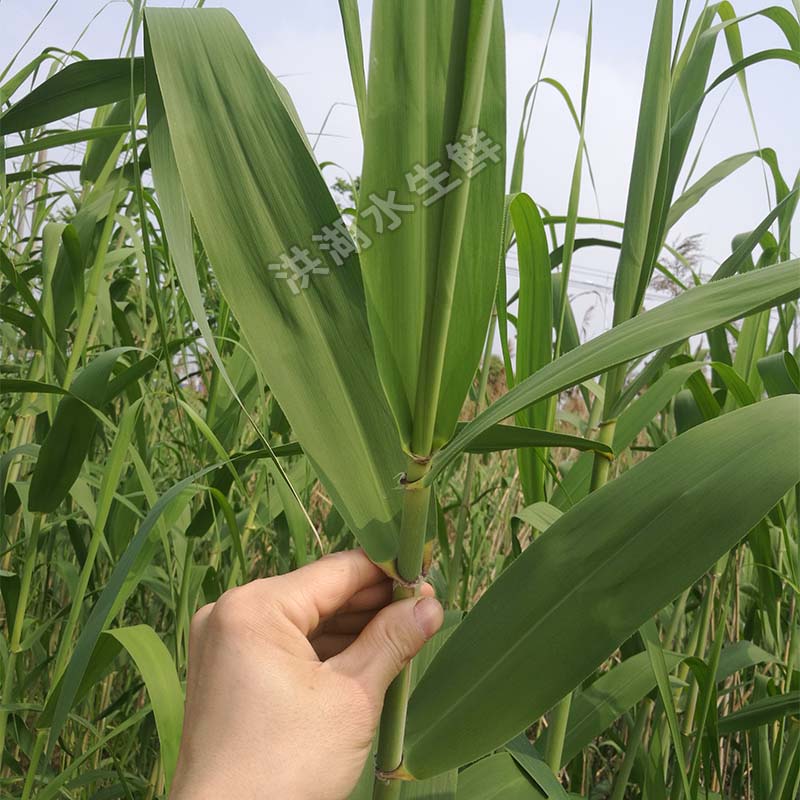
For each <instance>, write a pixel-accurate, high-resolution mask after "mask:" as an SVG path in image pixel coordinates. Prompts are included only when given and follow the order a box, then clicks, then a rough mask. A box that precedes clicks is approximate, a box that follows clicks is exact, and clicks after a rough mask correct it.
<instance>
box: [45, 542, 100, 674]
mask: <svg viewBox="0 0 800 800" xmlns="http://www.w3.org/2000/svg"><path fill="white" fill-rule="evenodd" d="M102 538H103V532H102V530H101V529H99V528H97V527H95V529H94V531H93V532H92V538H91V539H90V540H89V546H88V548H87V549H86V558H85V559H84V562H83V567H82V568H81V572H80V575H79V577H78V585H77V587H76V588H75V593H74V595H73V598H72V601H71V606H70V609H69V618H68V619H67V624H66V625H65V626H64V631H63V632H62V634H61V643H60V645H59V648H58V654H57V655H56V663H55V667H54V668H53V676H54V680H53V685H55V683H56V682H57V681H58V679H59V678H60V677H61V673H62V672H63V671H64V668H65V667H66V661H67V657H68V654H69V648H70V646H71V644H72V636H73V634H74V633H75V628H76V627H77V625H78V617H79V616H80V613H81V610H82V609H83V601H84V598H85V597H86V590H87V589H88V587H89V580H90V579H91V577H92V570H93V569H94V562H95V559H96V557H97V552H98V550H99V549H100V542H101V541H102Z"/></svg>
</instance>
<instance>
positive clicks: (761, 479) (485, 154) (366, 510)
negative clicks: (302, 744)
mask: <svg viewBox="0 0 800 800" xmlns="http://www.w3.org/2000/svg"><path fill="white" fill-rule="evenodd" d="M3 5H4V6H5V4H3ZM90 5H91V4H89V3H80V4H75V5H74V6H73V5H71V6H70V11H69V13H77V12H78V11H79V9H80V8H82V7H83V8H86V9H88V7H89V6H90ZM187 5H188V4H187ZM197 5H199V6H202V2H200V3H198V4H197ZM606 5H607V4H606V3H604V2H602V1H601V2H597V3H595V4H594V8H592V5H591V3H590V2H589V0H587V2H586V4H585V23H586V24H585V37H584V53H583V58H584V60H583V65H582V75H583V79H582V83H581V84H580V85H579V86H578V88H577V91H573V92H572V93H570V92H568V91H567V89H566V88H565V86H564V84H562V83H561V82H559V76H558V75H551V73H550V72H549V70H548V68H547V65H546V62H542V64H541V65H539V64H537V63H535V62H534V61H533V59H532V60H531V65H530V75H526V76H525V80H526V81H528V82H529V83H530V85H531V91H530V92H529V93H528V96H527V98H526V100H525V104H524V107H518V106H517V105H512V104H511V103H508V104H507V103H506V84H507V78H508V76H507V74H506V47H505V32H504V16H503V7H502V3H501V0H436V2H430V1H429V2H424V0H374V4H373V7H372V14H371V20H370V25H369V32H368V36H367V35H365V32H366V28H365V27H364V28H362V24H361V20H360V18H359V5H358V3H357V2H356V0H339V3H338V7H339V8H338V10H339V12H340V18H341V31H340V34H341V37H342V39H343V41H344V42H345V45H346V52H347V60H348V63H349V72H350V79H351V82H352V87H353V94H354V96H355V101H356V106H357V115H358V122H359V127H360V132H361V136H362V138H363V163H362V165H361V169H360V172H359V174H358V175H355V176H352V177H351V178H350V179H347V180H344V179H340V180H339V181H338V183H337V184H336V185H335V186H333V185H332V184H333V182H334V181H333V178H332V173H331V172H330V171H328V170H327V169H326V164H324V163H320V162H319V159H318V154H317V151H316V148H315V145H316V142H317V141H318V139H319V137H318V136H317V137H314V136H312V135H309V134H308V133H307V131H306V129H305V128H304V126H303V124H302V123H301V120H300V116H299V115H298V113H297V111H296V109H295V106H294V104H293V101H292V98H291V96H290V92H289V91H287V86H285V85H284V82H282V81H281V79H280V78H279V77H276V76H275V75H274V74H273V73H272V72H270V70H269V67H270V64H269V63H267V64H266V66H265V65H264V64H263V63H262V61H261V59H260V57H259V55H258V54H257V52H256V49H254V47H253V45H252V44H251V42H250V40H249V38H248V33H247V31H246V30H243V29H242V27H241V26H240V25H239V23H238V22H237V20H236V18H235V17H234V16H233V15H232V14H230V13H229V12H227V11H226V10H224V9H222V8H218V7H215V8H189V7H185V8H175V9H173V8H165V7H162V6H159V7H152V8H151V7H149V6H147V5H146V3H144V2H142V0H128V2H127V6H129V7H130V8H129V10H130V16H129V20H128V23H127V26H126V27H124V29H120V30H119V41H118V43H117V44H116V45H115V47H114V50H115V52H118V53H119V56H118V57H116V58H107V59H88V58H86V57H85V56H84V54H83V53H82V52H81V51H80V47H78V48H77V49H69V46H68V45H66V46H65V42H64V41H53V42H52V43H51V44H52V46H51V47H48V48H46V49H44V50H42V51H41V52H40V54H39V55H38V56H36V57H35V58H34V59H33V60H26V58H15V59H14V60H13V61H11V63H8V64H4V65H0V69H2V70H3V71H2V73H0V101H1V105H0V111H1V113H2V115H1V116H0V134H2V136H0V142H2V147H3V150H4V160H3V161H2V162H0V164H3V165H4V166H3V172H2V174H0V189H2V212H1V213H2V216H0V353H1V354H2V359H1V361H2V366H0V370H2V371H1V372H0V590H1V592H2V601H0V628H1V634H0V676H2V690H1V695H0V742H2V746H3V749H2V763H1V764H0V797H2V798H23V800H29V798H38V799H39V800H62V799H63V800H111V799H112V798H125V800H153V798H166V797H167V796H168V792H169V788H170V783H171V780H172V776H173V773H174V770H175V764H176V759H177V752H178V745H179V742H180V733H181V726H182V720H183V699H184V694H183V693H184V688H185V678H186V664H187V653H188V632H189V626H190V620H191V618H192V615H193V614H194V612H195V611H196V610H197V609H198V608H200V607H201V606H203V605H205V604H207V603H211V602H214V601H216V600H217V599H218V598H219V597H221V596H222V595H223V594H224V593H225V592H227V591H230V590H232V589H234V588H235V587H237V586H240V585H241V584H243V583H246V582H248V581H250V580H252V579H254V578H257V577H265V576H271V575H277V574H281V573H284V572H287V571H289V570H292V569H295V568H296V567H298V566H301V565H303V564H306V563H308V562H310V561H312V560H315V559H317V558H320V557H321V556H322V555H324V554H326V553H329V552H334V551H338V550H344V549H351V548H354V547H361V548H363V549H364V550H365V552H366V553H367V555H368V556H369V557H370V558H371V559H372V560H373V561H374V562H375V563H377V564H378V565H379V566H380V567H381V568H382V569H383V570H384V571H385V572H386V573H387V574H388V575H389V576H390V577H392V578H393V579H394V580H395V584H394V585H395V590H394V592H395V595H394V596H395V598H396V599H402V598H406V597H410V596H414V595H415V594H416V593H418V591H419V586H420V581H421V580H422V579H427V580H428V581H429V582H430V583H432V584H433V586H434V588H435V590H436V593H437V596H438V597H439V599H440V600H441V601H442V603H443V604H444V605H445V607H446V609H447V613H446V618H445V625H444V627H443V629H442V631H440V632H439V633H438V634H437V635H436V636H435V637H434V638H433V639H431V640H430V641H429V642H428V643H427V644H426V645H425V647H424V649H423V651H422V652H421V653H420V655H419V656H417V658H415V659H414V661H413V662H412V663H411V664H410V665H409V666H408V667H406V669H405V670H404V671H403V673H401V675H400V676H399V677H398V678H397V679H396V680H395V682H394V683H393V684H392V686H391V688H390V689H389V692H388V694H387V695H386V699H385V702H384V707H383V715H382V718H381V724H380V734H379V736H377V737H376V743H375V759H374V763H373V760H371V759H370V760H369V761H368V763H367V764H366V765H365V768H364V773H363V775H362V778H361V780H360V782H359V785H358V787H357V788H356V790H355V792H354V793H353V795H352V796H351V797H352V798H353V800H370V799H372V800H391V799H392V798H403V800H411V799H412V798H415V799H416V800H423V798H424V799H425V800H487V799H489V798H504V799H509V800H528V799H529V798H530V800H538V799H539V798H550V800H564V798H586V800H606V799H609V800H623V799H624V798H645V799H646V800H681V799H683V800H699V798H735V799H736V800H794V798H797V797H798V792H800V609H799V608H798V595H799V593H800V553H799V552H798V503H799V502H800V368H798V355H800V349H799V347H800V338H799V336H798V332H799V331H800V325H799V322H798V303H797V300H798V296H800V260H798V259H797V258H796V257H795V254H796V252H797V251H796V249H794V248H793V247H792V237H791V233H792V228H793V226H795V228H796V222H795V213H796V210H797V205H798V199H800V174H798V175H794V174H788V173H787V172H786V171H783V170H782V163H784V162H785V161H786V160H787V158H788V160H790V161H791V159H792V158H794V154H792V156H791V157H788V156H786V157H784V159H783V161H782V154H781V153H780V152H776V150H774V149H771V147H770V141H771V137H770V130H769V129H768V127H767V126H764V125H760V124H759V121H758V120H757V119H756V115H755V114H754V113H752V104H751V87H750V84H749V83H748V76H750V75H753V74H756V73H757V71H758V70H759V69H763V68H764V67H765V62H772V63H773V64H776V63H777V64H779V65H780V67H781V69H780V71H779V72H778V73H776V74H779V75H780V76H782V78H781V79H782V81H783V84H782V87H781V92H782V94H783V96H784V97H785V98H786V101H785V102H786V103H787V105H788V104H794V103H796V102H797V98H798V96H800V93H799V90H800V82H799V81H798V74H797V67H798V66H800V6H799V5H798V3H797V0H793V2H792V3H785V4H783V5H780V6H770V7H764V8H762V9H758V8H757V6H753V5H751V6H749V7H748V8H746V9H743V8H739V4H738V3H736V4H734V5H732V4H731V3H729V2H727V1H723V2H717V3H703V2H694V3H691V2H689V0H686V2H683V1H682V0H674V2H673V0H648V2H647V6H648V8H650V7H651V11H650V12H649V16H650V18H651V26H650V27H651V31H650V40H649V44H648V47H647V58H646V65H645V68H644V71H643V74H642V75H640V76H638V80H639V85H640V86H641V97H640V104H639V109H638V120H637V123H636V124H637V127H636V130H635V132H631V133H632V136H631V141H632V142H633V152H632V166H631V169H630V173H629V174H626V175H620V176H619V180H620V182H623V183H624V184H625V185H626V186H627V203H626V206H625V209H624V214H621V215H619V218H605V217H602V218H596V217H587V216H583V215H582V212H583V209H587V208H591V203H590V202H587V198H586V197H585V196H584V195H585V194H586V186H587V183H588V184H591V182H592V181H593V177H591V175H590V173H591V164H592V161H590V160H589V156H590V155H592V153H591V126H590V124H587V117H588V114H587V107H588V98H589V95H590V92H591V91H592V83H591V81H590V76H591V74H592V43H593V39H594V36H595V34H594V23H595V21H596V19H597V17H598V16H599V15H601V14H603V13H605V11H606V9H604V6H606ZM742 5H744V4H742ZM558 7H559V3H557V2H553V3H531V4H530V9H529V12H528V13H529V14H531V15H540V16H542V17H543V18H546V20H547V22H546V26H545V27H547V26H550V27H549V29H550V30H551V32H552V30H553V29H554V27H556V28H557V25H558V18H557V15H558ZM95 10H96V9H93V8H92V9H89V10H87V11H86V23H87V24H90V23H91V15H92V13H94V11H95ZM0 13H2V14H4V15H5V14H6V8H3V9H2V10H1V11H0ZM54 13H66V7H59V9H57V10H56V11H55V12H54ZM81 13H83V12H81ZM263 13H264V14H269V15H275V18H276V19H279V18H280V15H281V9H280V5H279V4H277V3H275V4H272V3H267V4H264V12H263ZM13 16H14V11H13V3H12V5H11V12H10V17H11V21H10V22H9V20H5V22H4V24H6V25H8V24H10V25H11V26H12V28H13V25H14V24H13ZM551 20H552V23H553V24H552V25H551ZM755 22H758V24H759V25H761V27H762V29H765V30H767V31H769V37H770V40H771V44H770V45H769V47H768V48H766V49H758V50H752V49H749V48H748V47H747V46H746V42H747V36H746V32H747V30H748V26H750V25H753V24H754V23H755ZM765 26H766V27H765ZM29 33H30V34H32V33H33V32H32V31H15V32H14V40H15V41H17V40H18V41H19V42H20V43H21V42H23V41H24V40H25V38H26V36H27V35H28V34H29ZM720 55H721V56H722V57H723V64H724V66H723V68H722V70H721V71H719V70H717V67H716V64H717V63H718V61H717V60H714V59H719V58H720ZM267 61H268V59H267ZM712 64H713V66H712ZM298 68H299V67H298ZM537 69H538V72H537ZM287 85H288V84H287ZM537 87H546V88H547V91H548V92H553V91H555V92H556V93H557V94H558V95H559V96H560V97H561V99H562V100H563V101H564V103H565V104H566V108H567V110H568V111H569V113H570V115H571V117H572V120H573V122H574V129H573V132H574V138H575V147H574V152H573V156H572V157H571V159H570V160H568V161H567V162H566V163H563V164H561V165H559V168H560V172H561V175H562V178H563V184H564V185H565V186H568V187H569V194H568V201H567V203H566V204H565V206H564V207H563V208H552V207H550V208H545V207H544V206H543V205H542V204H541V203H539V202H537V193H536V190H535V189H534V190H533V191H531V192H530V193H527V192H525V191H522V187H523V180H524V176H525V174H526V166H528V165H529V163H530V159H531V158H536V157H541V155H540V154H533V153H532V152H531V148H530V146H527V147H526V144H528V145H529V144H530V142H529V141H528V135H529V131H530V128H531V125H534V126H537V127H542V126H547V125H548V120H547V118H546V117H544V118H541V117H540V116H539V115H538V108H539V107H538V106H537V104H536V97H537V91H538V88H537ZM728 89H729V90H730V91H731V92H735V93H739V94H740V95H741V96H742V97H743V98H744V100H745V107H746V108H748V109H750V111H751V113H750V114H744V115H743V117H742V119H741V120H740V124H741V125H742V126H743V127H750V128H752V131H753V141H754V142H755V143H756V144H755V145H754V147H753V149H751V150H750V151H747V152H743V153H739V154H733V155H731V154H724V156H723V155H721V156H720V158H718V159H714V161H715V162H716V163H715V165H714V166H713V167H711V168H710V169H708V170H706V171H705V172H704V171H703V170H701V169H698V168H697V163H698V158H699V153H700V152H701V151H702V149H703V147H704V144H705V141H706V134H707V130H706V128H705V124H706V123H705V121H706V120H707V116H701V115H703V114H704V112H707V110H708V108H709V107H710V106H713V105H714V104H715V103H717V102H718V101H719V98H720V95H721V92H723V91H726V90H728ZM542 91H544V88H543V89H542ZM700 119H702V120H703V124H702V125H701V124H700V123H699V120H700ZM711 124H712V125H713V119H712V121H711ZM748 163H749V164H751V165H752V163H757V164H758V165H759V169H760V170H761V172H762V173H763V182H764V183H765V184H766V194H767V196H769V197H770V198H771V200H770V203H769V206H768V207H765V208H764V214H763V215H761V216H758V217H754V218H753V219H751V220H749V222H748V227H747V229H746V230H743V231H742V232H741V233H740V234H739V235H737V236H736V237H735V238H734V240H733V242H732V243H731V247H730V250H729V251H728V252H727V253H726V254H725V257H724V259H723V260H721V261H720V263H719V264H718V265H717V266H716V267H715V270H714V271H713V273H712V272H710V271H703V270H701V269H699V268H698V265H697V261H696V259H695V258H694V257H693V249H692V247H693V246H692V241H691V239H689V240H687V239H683V240H682V242H680V243H677V242H676V238H675V237H676V234H677V232H678V231H679V229H680V226H679V223H680V221H681V220H682V219H683V218H684V215H685V214H687V212H689V211H690V210H692V209H693V208H694V207H695V206H697V205H698V204H699V203H700V202H701V201H702V202H703V203H704V204H713V203H714V202H715V196H717V197H719V196H720V195H721V194H723V193H724V192H725V191H726V182H727V181H729V180H731V179H732V177H733V176H734V174H735V173H737V171H738V170H739V169H740V168H742V167H744V165H745V164H748ZM587 178H591V180H589V181H588V182H587ZM525 185H526V186H527V185H528V184H527V183H526V184H525ZM706 195H707V196H706ZM579 209H580V211H579ZM684 233H685V231H684ZM609 254H610V257H611V258H613V260H614V262H615V263H616V272H615V277H614V285H613V324H612V325H611V326H610V327H609V329H608V330H606V331H604V332H601V333H599V334H598V335H593V336H587V335H586V334H585V331H583V330H582V326H581V320H580V318H578V317H577V316H576V313H575V311H574V308H573V295H574V292H573V289H572V285H571V284H570V277H571V270H572V268H573V266H574V264H575V262H576V260H577V261H580V263H581V264H584V265H592V264H593V259H595V258H598V257H600V256H602V257H604V258H608V257H609ZM511 256H513V257H514V258H515V259H516V261H515V263H516V264H517V266H518V270H519V289H518V291H516V290H512V289H511V287H509V286H508V285H507V277H506V276H507V273H506V265H507V257H511ZM656 285H657V286H659V287H661V288H662V289H663V290H665V291H666V293H667V294H669V295H670V299H668V300H667V301H666V302H663V303H660V304H658V305H656V306H655V307H648V308H647V309H645V302H644V301H645V295H646V293H647V292H648V291H649V290H650V288H651V287H653V286H656ZM313 746H314V743H313V741H310V742H309V743H308V747H309V748H313ZM376 769H377V775H376ZM320 780H321V781H324V776H321V777H320ZM265 792H266V790H265ZM264 796H265V797H269V796H270V795H269V793H268V792H266V793H265V795H264Z"/></svg>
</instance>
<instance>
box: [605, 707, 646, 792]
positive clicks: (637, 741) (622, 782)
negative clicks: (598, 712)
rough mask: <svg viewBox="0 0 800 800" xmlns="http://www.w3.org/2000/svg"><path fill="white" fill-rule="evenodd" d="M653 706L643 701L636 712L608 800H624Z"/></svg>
mask: <svg viewBox="0 0 800 800" xmlns="http://www.w3.org/2000/svg"><path fill="white" fill-rule="evenodd" d="M652 706H653V701H652V700H648V699H645V700H644V701H643V702H642V704H641V705H640V706H639V710H638V711H637V712H636V720H635V721H634V723H633V730H632V731H631V735H630V736H629V737H628V744H627V746H626V747H625V755H624V757H623V759H622V764H620V767H619V772H617V777H616V779H615V781H614V791H613V792H612V793H611V797H610V800H624V797H625V789H627V787H628V781H629V780H630V778H631V772H632V771H633V765H634V762H635V761H636V754H637V753H638V752H639V747H640V746H641V744H642V738H643V737H644V729H645V726H646V725H647V718H648V717H649V716H650V709H651V708H652Z"/></svg>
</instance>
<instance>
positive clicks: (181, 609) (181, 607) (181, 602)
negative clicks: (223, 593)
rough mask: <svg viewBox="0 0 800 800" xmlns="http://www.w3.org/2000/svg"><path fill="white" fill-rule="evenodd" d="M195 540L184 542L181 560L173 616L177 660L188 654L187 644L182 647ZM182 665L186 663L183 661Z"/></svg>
mask: <svg viewBox="0 0 800 800" xmlns="http://www.w3.org/2000/svg"><path fill="white" fill-rule="evenodd" d="M196 541H197V539H195V537H193V536H190V537H189V538H188V539H187V540H186V553H185V556H184V560H183V574H182V575H181V588H180V592H179V594H178V609H177V612H176V614H175V617H176V619H177V624H176V629H175V656H176V658H178V659H179V660H180V659H181V657H182V656H183V654H186V655H187V656H188V652H189V642H188V641H187V642H186V643H185V647H184V641H183V639H184V635H183V634H184V631H186V630H188V625H187V622H188V621H189V584H190V583H191V575H192V560H193V558H194V546H195V542H196ZM183 663H186V662H185V660H184V662H183Z"/></svg>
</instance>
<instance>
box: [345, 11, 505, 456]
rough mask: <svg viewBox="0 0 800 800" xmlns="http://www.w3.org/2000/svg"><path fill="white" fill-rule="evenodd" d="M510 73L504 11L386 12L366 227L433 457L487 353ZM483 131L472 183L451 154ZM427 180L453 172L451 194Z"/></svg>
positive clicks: (410, 395) (403, 378) (390, 349)
mask: <svg viewBox="0 0 800 800" xmlns="http://www.w3.org/2000/svg"><path fill="white" fill-rule="evenodd" d="M492 6H494V11H492ZM487 53H488V54H487ZM423 54H424V55H423ZM487 59H488V61H487ZM504 71H505V64H504V47H503V28H502V14H501V9H500V3H499V2H497V3H493V2H491V1H490V2H484V0H481V2H474V3H462V2H454V0H441V2H436V3H426V2H423V0H412V2H406V3H391V2H382V3H376V4H375V10H374V14H373V18H372V41H371V54H370V71H369V76H368V86H367V119H366V126H365V142H364V167H363V172H362V187H361V193H360V222H359V224H360V226H361V228H362V229H363V230H364V232H365V233H366V234H367V235H368V236H369V237H370V238H371V239H372V244H371V246H370V247H369V248H367V249H365V250H364V253H363V256H362V263H363V272H364V284H365V287H366V293H367V307H368V312H369V324H370V330H371V331H372V337H373V341H374V343H375V352H376V358H377V362H378V369H379V372H380V376H381V381H382V384H383V386H384V389H385V390H386V395H387V398H388V400H389V405H390V407H391V409H392V411H393V413H394V416H395V419H396V421H397V427H398V429H399V431H400V437H401V440H402V444H403V446H404V448H406V450H408V451H410V452H414V451H415V450H416V451H417V452H418V453H419V454H422V455H427V454H428V452H429V451H430V447H431V441H430V439H431V436H432V438H433V445H434V447H435V446H441V445H442V444H443V443H444V442H445V441H446V440H447V439H449V438H450V436H451V434H452V432H453V428H454V426H455V423H456V420H457V418H458V414H459V411H460V410H461V406H462V404H463V401H464V397H465V396H466V393H467V390H468V388H469V385H470V383H471V381H472V379H473V375H474V371H475V367H476V365H477V363H478V360H479V358H480V354H481V351H482V349H483V344H484V341H485V335H486V327H487V325H488V322H489V315H490V312H491V307H492V301H493V298H494V291H495V285H496V282H497V254H498V252H499V249H500V233H501V231H500V229H501V225H502V215H503V197H504V194H503V181H504V179H505V174H504V168H503V164H504V159H503V153H502V147H503V144H504V142H505V119H504V115H505V108H504V98H505V74H504ZM475 126H477V128H478V129H479V130H480V131H482V133H483V134H484V135H485V136H486V137H487V139H488V142H489V144H488V145H487V146H488V147H489V148H490V149H491V151H492V152H491V156H490V157H488V158H486V159H485V160H484V161H483V163H482V164H481V168H480V169H479V170H477V171H476V172H474V173H473V175H472V177H471V178H470V177H468V176H467V174H466V173H465V172H464V170H463V169H462V168H461V167H460V166H459V165H458V163H457V162H456V161H451V158H450V156H451V153H450V152H448V148H447V146H448V145H451V146H453V145H458V144H462V143H461V137H462V136H463V135H467V134H469V133H470V129H471V128H474V127H475ZM494 148H496V149H494ZM434 165H436V166H434ZM420 170H421V171H422V172H423V173H424V172H426V171H429V172H430V174H431V176H439V175H441V174H442V173H443V172H447V173H448V176H446V177H445V178H444V181H443V187H442V189H440V190H436V189H435V188H432V187H431V188H429V189H426V188H425V186H426V181H425V179H424V178H423V177H421V172H420ZM407 175H411V176H416V177H412V178H411V179H410V181H411V182H409V178H408V177H407ZM447 186H450V187H451V188H450V189H449V190H447V189H446V187H447ZM387 193H388V194H387ZM437 196H439V199H437V200H435V201H434V200H432V198H435V197H437ZM387 197H391V198H392V200H393V202H394V203H396V204H402V205H404V206H405V210H403V211H399V212H397V213H398V224H397V225H395V224H394V223H390V222H389V220H388V219H383V220H382V222H381V223H380V224H379V223H378V218H377V212H376V211H375V210H374V209H376V208H377V207H378V206H377V202H376V198H378V199H384V200H385V199H386V198H387ZM412 440H414V441H412ZM422 450H425V452H424V453H423V452H422Z"/></svg>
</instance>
